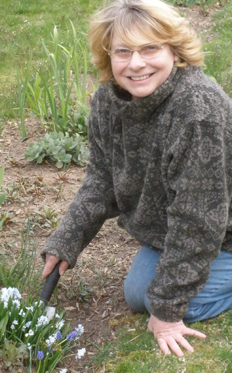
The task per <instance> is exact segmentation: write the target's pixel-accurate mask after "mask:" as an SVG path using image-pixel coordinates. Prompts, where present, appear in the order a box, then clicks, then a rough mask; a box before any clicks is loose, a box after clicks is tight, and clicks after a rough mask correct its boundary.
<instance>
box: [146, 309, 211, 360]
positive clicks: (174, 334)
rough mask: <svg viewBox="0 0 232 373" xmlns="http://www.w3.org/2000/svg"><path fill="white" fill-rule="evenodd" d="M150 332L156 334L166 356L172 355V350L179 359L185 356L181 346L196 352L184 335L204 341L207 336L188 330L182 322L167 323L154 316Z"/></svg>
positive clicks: (149, 323) (150, 323)
mask: <svg viewBox="0 0 232 373" xmlns="http://www.w3.org/2000/svg"><path fill="white" fill-rule="evenodd" d="M148 330H149V331H150V332H152V333H153V334H154V337H155V338H156V339H157V342H158V345H159V347H160V349H161V351H162V352H163V353H164V354H165V355H168V354H170V353H171V352H170V350H171V351H172V352H174V354H175V355H176V356H178V357H182V356H184V354H183V352H182V350H181V349H180V347H179V345H180V346H182V347H184V348H185V349H186V350H187V351H188V352H193V351H194V349H193V347H192V346H191V345H190V344H189V343H188V341H187V340H186V339H185V338H184V337H183V336H184V335H191V336H194V337H199V338H202V339H205V338H206V335H205V334H203V333H201V332H198V331H197V330H194V329H191V328H187V327H186V326H185V325H184V323H183V321H182V320H181V321H178V322H166V321H162V320H159V319H157V318H156V317H155V316H154V315H151V316H150V319H149V322H148Z"/></svg>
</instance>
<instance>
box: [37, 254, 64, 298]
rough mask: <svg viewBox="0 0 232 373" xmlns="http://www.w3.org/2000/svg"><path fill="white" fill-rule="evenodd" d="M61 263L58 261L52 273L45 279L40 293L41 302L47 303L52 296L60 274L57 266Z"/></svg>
mask: <svg viewBox="0 0 232 373" xmlns="http://www.w3.org/2000/svg"><path fill="white" fill-rule="evenodd" d="M60 263H61V261H59V262H58V263H57V264H56V265H55V267H54V269H53V271H52V272H51V273H50V275H48V276H47V277H46V280H45V283H44V286H43V289H42V291H41V293H40V299H41V300H42V301H43V302H48V301H49V300H50V298H51V296H52V293H53V291H54V289H55V287H56V285H57V282H58V281H59V278H60V274H59V266H60Z"/></svg>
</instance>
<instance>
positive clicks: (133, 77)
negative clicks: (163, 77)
mask: <svg viewBox="0 0 232 373" xmlns="http://www.w3.org/2000/svg"><path fill="white" fill-rule="evenodd" d="M151 75H152V74H148V75H143V76H131V77H130V79H131V80H133V81H138V80H144V79H147V78H149V77H150V76H151Z"/></svg>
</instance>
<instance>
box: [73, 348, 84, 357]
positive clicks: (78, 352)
mask: <svg viewBox="0 0 232 373" xmlns="http://www.w3.org/2000/svg"><path fill="white" fill-rule="evenodd" d="M85 353H86V349H85V348H80V349H78V350H77V354H76V356H75V358H76V359H81V358H82V357H83V356H84V355H85Z"/></svg>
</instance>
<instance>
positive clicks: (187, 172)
mask: <svg viewBox="0 0 232 373" xmlns="http://www.w3.org/2000/svg"><path fill="white" fill-rule="evenodd" d="M90 46H91V50H92V54H93V62H94V63H95V65H96V66H97V68H98V69H99V72H100V82H101V83H102V84H100V85H99V87H98V89H97V91H96V93H95V95H94V97H93V100H92V104H91V113H90V118H89V148H90V157H89V163H88V165H87V175H86V178H85V179H84V181H83V185H82V187H81V188H80V189H79V191H78V193H77V195H76V196H75V198H74V200H73V202H72V203H71V205H70V207H69V209H68V211H67V213H66V215H65V217H64V218H63V220H62V222H61V223H60V225H59V227H58V228H57V229H56V231H55V232H54V233H53V234H52V235H51V237H50V238H49V239H48V241H47V243H46V245H45V247H44V248H43V250H42V256H43V257H44V259H45V260H46V265H45V268H44V272H43V277H44V278H45V277H46V276H47V275H48V273H50V272H51V270H52V269H53V267H54V265H55V263H57V262H58V260H60V259H61V260H62V263H61V265H60V273H61V274H63V273H64V271H65V270H66V269H67V268H68V267H70V268H73V267H74V266H75V263H76V259H77V256H78V255H79V253H80V252H81V251H82V250H83V249H84V247H86V246H87V245H88V243H89V242H90V241H91V240H92V238H93V237H94V236H95V235H96V234H97V232H98V231H99V229H100V228H101V226H102V224H103V223H104V221H105V220H106V219H108V218H112V217H116V216H118V217H119V218H118V224H119V225H120V226H121V227H123V228H124V229H125V230H126V231H127V232H128V233H130V234H131V235H132V236H133V237H135V238H136V239H137V240H138V242H139V243H140V244H141V249H140V250H139V252H138V253H137V255H136V256H135V258H134V260H133V262H132V266H131V269H130V271H129V273H128V276H127V278H126V281H125V286H124V291H125V299H126V301H127V303H128V304H129V306H130V307H131V308H132V309H134V310H136V311H144V310H148V312H149V313H150V319H149V323H148V329H149V330H150V331H151V332H152V333H153V334H154V336H155V338H157V341H158V344H159V346H160V348H161V350H162V351H163V352H164V353H165V354H169V353H170V351H173V352H174V353H175V354H176V355H177V356H179V357H180V356H183V352H182V350H181V346H182V347H184V348H185V349H186V350H187V351H189V352H192V351H193V348H192V346H191V345H190V344H189V343H188V342H187V340H186V339H185V338H184V336H185V335H194V336H197V337H200V338H205V335H204V334H202V333H200V332H198V331H196V330H194V329H191V328H187V327H186V326H185V325H184V323H183V319H185V320H186V321H189V322H193V321H197V320H203V319H206V318H209V317H214V316H216V315H218V314H219V313H221V312H223V311H225V310H228V309H230V308H231V307H232V281H231V279H230V278H231V276H232V254H231V251H232V243H231V237H232V236H231V227H232V214H231V211H232V210H231V181H232V168H231V164H232V149H231V143H232V142H231V141H230V138H231V128H232V127H231V126H232V103H231V100H230V99H229V98H228V97H227V96H226V94H225V93H224V92H223V91H222V89H221V88H220V87H219V86H218V85H217V84H216V83H215V82H214V81H213V80H211V79H210V78H208V77H206V76H205V75H204V74H203V72H202V70H201V67H200V66H202V65H203V54H202V52H201V43H200V41H199V39H198V38H197V36H196V35H195V33H194V32H193V31H192V30H191V29H190V27H189V24H188V22H187V21H186V20H185V19H184V18H182V17H180V16H179V15H178V14H177V13H176V11H175V10H173V8H172V7H170V6H168V5H166V4H165V3H163V2H161V1H159V0H116V1H115V2H114V3H112V4H110V5H109V6H108V7H107V8H105V9H103V10H102V11H100V12H98V13H97V14H95V15H94V17H93V18H92V22H91V26H90Z"/></svg>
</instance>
